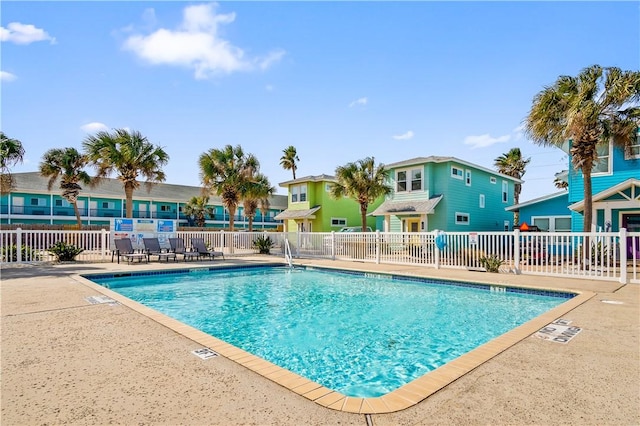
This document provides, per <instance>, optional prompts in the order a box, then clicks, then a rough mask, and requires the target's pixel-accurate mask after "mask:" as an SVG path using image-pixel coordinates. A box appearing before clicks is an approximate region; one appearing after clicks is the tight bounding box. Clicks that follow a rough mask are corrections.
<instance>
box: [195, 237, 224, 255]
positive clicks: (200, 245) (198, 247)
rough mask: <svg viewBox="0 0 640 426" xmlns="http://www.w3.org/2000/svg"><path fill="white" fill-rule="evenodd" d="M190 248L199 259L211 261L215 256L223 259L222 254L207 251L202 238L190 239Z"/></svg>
mask: <svg viewBox="0 0 640 426" xmlns="http://www.w3.org/2000/svg"><path fill="white" fill-rule="evenodd" d="M191 246H192V247H193V249H194V250H195V251H196V252H197V253H198V254H199V255H200V257H210V258H211V259H212V260H213V259H215V257H216V256H221V257H222V258H223V259H224V253H223V252H221V251H212V250H208V249H207V246H206V245H205V243H204V238H191Z"/></svg>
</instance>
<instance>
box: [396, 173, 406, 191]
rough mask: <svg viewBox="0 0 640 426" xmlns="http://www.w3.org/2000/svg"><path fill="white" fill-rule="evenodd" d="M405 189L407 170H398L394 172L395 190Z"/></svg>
mask: <svg viewBox="0 0 640 426" xmlns="http://www.w3.org/2000/svg"><path fill="white" fill-rule="evenodd" d="M406 190H407V172H398V173H397V174H396V192H405V191H406Z"/></svg>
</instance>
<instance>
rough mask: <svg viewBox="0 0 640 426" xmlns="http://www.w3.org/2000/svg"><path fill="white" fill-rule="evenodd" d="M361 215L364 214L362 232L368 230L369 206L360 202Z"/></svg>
mask: <svg viewBox="0 0 640 426" xmlns="http://www.w3.org/2000/svg"><path fill="white" fill-rule="evenodd" d="M360 215H361V216H362V232H367V206H365V205H363V204H360Z"/></svg>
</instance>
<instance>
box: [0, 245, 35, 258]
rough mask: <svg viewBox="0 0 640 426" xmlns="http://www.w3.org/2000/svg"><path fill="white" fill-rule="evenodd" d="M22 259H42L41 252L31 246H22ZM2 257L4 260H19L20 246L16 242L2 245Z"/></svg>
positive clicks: (0, 256)
mask: <svg viewBox="0 0 640 426" xmlns="http://www.w3.org/2000/svg"><path fill="white" fill-rule="evenodd" d="M21 251H22V260H40V254H38V252H36V251H35V250H34V249H32V248H31V247H29V246H25V245H23V246H22V249H21ZM0 259H1V260H2V261H3V262H17V261H18V246H16V245H15V244H13V245H10V246H6V247H2V249H0Z"/></svg>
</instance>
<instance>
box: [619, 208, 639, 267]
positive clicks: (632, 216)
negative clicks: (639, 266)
mask: <svg viewBox="0 0 640 426" xmlns="http://www.w3.org/2000/svg"><path fill="white" fill-rule="evenodd" d="M622 228H626V229H627V232H640V213H629V214H623V215H622ZM634 240H635V241H634ZM627 256H628V258H629V259H635V260H638V259H640V237H635V238H633V237H627Z"/></svg>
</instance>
